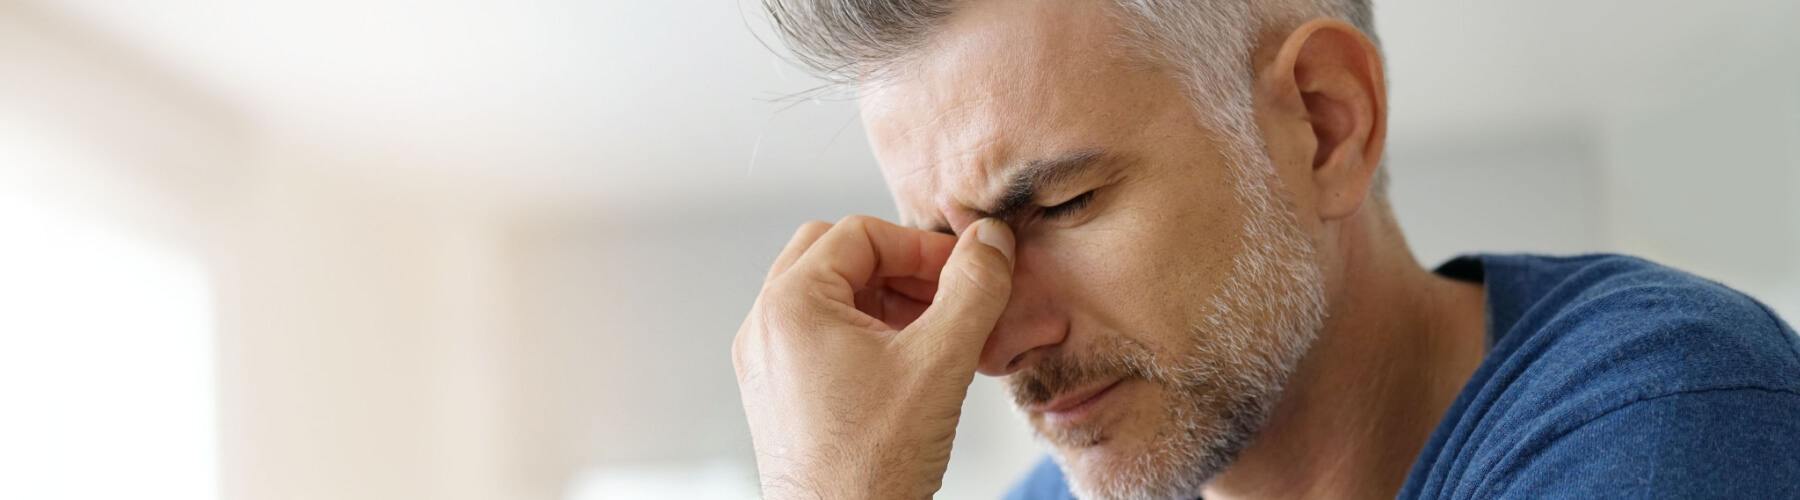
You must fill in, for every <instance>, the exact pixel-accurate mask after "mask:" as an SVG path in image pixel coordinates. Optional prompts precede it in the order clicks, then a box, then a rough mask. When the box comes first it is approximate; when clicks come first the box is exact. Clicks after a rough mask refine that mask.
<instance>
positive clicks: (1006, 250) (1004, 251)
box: [975, 219, 1013, 262]
mask: <svg viewBox="0 0 1800 500" xmlns="http://www.w3.org/2000/svg"><path fill="white" fill-rule="evenodd" d="M976 225H977V227H976V229H975V239H977V240H981V242H982V243H984V244H986V245H987V246H990V247H994V249H995V250H999V251H1000V254H1001V255H1005V256H1006V261H1007V262H1012V260H1013V234H1012V229H1011V228H1008V227H1006V223H1004V222H1000V221H999V220H998V219H981V221H979V222H977V223H976Z"/></svg>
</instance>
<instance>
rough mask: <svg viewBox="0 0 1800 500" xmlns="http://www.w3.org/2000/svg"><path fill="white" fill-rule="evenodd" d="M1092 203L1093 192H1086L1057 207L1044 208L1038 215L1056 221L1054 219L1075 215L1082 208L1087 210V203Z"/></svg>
mask: <svg viewBox="0 0 1800 500" xmlns="http://www.w3.org/2000/svg"><path fill="white" fill-rule="evenodd" d="M1093 201H1094V192H1093V191H1088V192H1086V193H1081V195H1080V196H1076V197H1074V198H1070V199H1069V201H1065V202H1062V203H1061V204H1059V205H1056V206H1053V207H1044V209H1043V210H1042V211H1040V212H1039V214H1040V215H1042V216H1043V217H1044V218H1045V219H1056V218H1060V217H1067V216H1069V215H1074V214H1075V213H1077V212H1080V211H1081V209H1083V208H1087V206H1088V203H1091V202H1093Z"/></svg>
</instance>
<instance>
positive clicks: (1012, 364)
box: [1006, 351, 1031, 373]
mask: <svg viewBox="0 0 1800 500" xmlns="http://www.w3.org/2000/svg"><path fill="white" fill-rule="evenodd" d="M1027 354H1031V351H1025V352H1021V353H1019V355H1018V356H1013V359H1012V361H1007V362H1006V373H1012V372H1015V371H1018V370H1019V364H1020V363H1024V362H1025V355H1027Z"/></svg>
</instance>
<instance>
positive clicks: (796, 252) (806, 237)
mask: <svg viewBox="0 0 1800 500" xmlns="http://www.w3.org/2000/svg"><path fill="white" fill-rule="evenodd" d="M829 230H831V223H829V222H820V221H812V222H808V223H805V224H801V225H800V230H798V231H794V237H793V238H792V239H789V240H788V244H787V247H784V248H782V249H781V255H778V256H776V257H775V264H774V265H771V266H769V275H768V276H767V277H764V278H763V281H765V282H766V281H771V280H774V279H775V277H776V276H780V275H781V273H784V272H787V270H788V268H790V267H793V266H794V262H796V261H799V260H800V256H801V255H802V254H805V253H806V249H807V248H810V247H812V245H813V242H816V241H819V237H820V236H824V235H825V231H829Z"/></svg>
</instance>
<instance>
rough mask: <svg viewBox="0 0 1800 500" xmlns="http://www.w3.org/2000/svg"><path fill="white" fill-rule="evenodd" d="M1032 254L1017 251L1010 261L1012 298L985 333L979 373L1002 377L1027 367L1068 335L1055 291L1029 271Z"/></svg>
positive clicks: (977, 366) (1041, 276)
mask: <svg viewBox="0 0 1800 500" xmlns="http://www.w3.org/2000/svg"><path fill="white" fill-rule="evenodd" d="M1021 250H1023V249H1021ZM1032 257H1034V256H1032V255H1030V254H1028V253H1026V252H1019V257H1018V261H1017V262H1015V263H1014V264H1013V286H1012V297H1011V298H1009V299H1008V300H1007V302H1006V310H1005V311H1003V312H1002V313H1001V314H1000V321H999V322H997V323H995V324H994V331H993V333H990V334H988V340H987V344H985V345H983V346H982V348H981V360H980V362H979V364H977V365H976V370H977V371H980V372H981V374H983V375H988V376H991V377H1003V376H1006V375H1011V374H1013V373H1015V372H1018V371H1020V370H1023V369H1025V368H1028V367H1030V366H1031V364H1032V363H1034V362H1036V361H1037V358H1039V357H1041V356H1042V353H1043V352H1045V351H1047V350H1048V349H1049V348H1051V347H1053V346H1056V345H1057V344H1061V343H1062V342H1063V340H1064V339H1066V338H1068V335H1069V319H1068V315H1067V314H1064V313H1063V312H1062V311H1059V310H1057V308H1056V307H1055V305H1054V303H1055V300H1054V298H1055V294H1054V293H1052V292H1053V290H1052V289H1051V288H1050V287H1049V286H1046V285H1048V283H1046V282H1045V280H1044V278H1046V276H1044V275H1041V274H1040V273H1035V272H1033V268H1034V267H1036V266H1034V265H1033V264H1035V263H1034V262H1032V261H1033V260H1035V259H1032Z"/></svg>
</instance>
